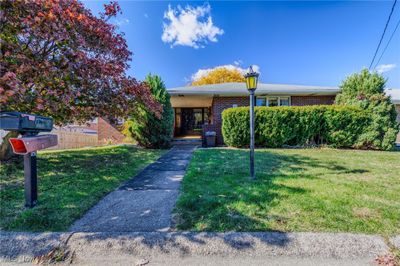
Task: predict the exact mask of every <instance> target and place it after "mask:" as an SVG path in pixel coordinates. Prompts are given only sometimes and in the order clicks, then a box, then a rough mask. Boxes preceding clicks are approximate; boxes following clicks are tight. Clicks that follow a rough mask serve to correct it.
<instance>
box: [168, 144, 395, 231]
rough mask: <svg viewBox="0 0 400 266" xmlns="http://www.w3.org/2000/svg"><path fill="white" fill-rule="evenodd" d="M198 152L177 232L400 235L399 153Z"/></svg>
mask: <svg viewBox="0 0 400 266" xmlns="http://www.w3.org/2000/svg"><path fill="white" fill-rule="evenodd" d="M248 157H249V156H248V151H246V150H239V149H200V150H197V151H196V152H195V154H194V156H193V159H192V161H191V163H190V165H189V168H188V172H187V174H186V176H185V178H184V180H183V186H182V193H181V196H180V198H179V200H178V203H177V207H176V212H177V219H176V220H177V222H178V228H179V229H184V230H198V231H231V230H234V231H270V230H278V231H311V232H318V231H328V232H359V233H379V234H383V235H392V234H399V233H400V152H380V151H356V150H335V149H262V150H256V175H257V179H256V180H255V181H250V180H249V178H248V176H249V170H248Z"/></svg>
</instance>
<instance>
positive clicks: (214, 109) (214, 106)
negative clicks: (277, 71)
mask: <svg viewBox="0 0 400 266" xmlns="http://www.w3.org/2000/svg"><path fill="white" fill-rule="evenodd" d="M168 92H169V93H170V95H171V104H172V107H174V111H175V125H174V129H175V131H174V132H175V135H176V136H179V137H180V136H185V134H189V135H191V137H193V135H197V136H202V137H203V141H204V134H205V132H207V131H215V132H216V134H217V143H218V144H223V137H222V131H221V127H222V112H223V111H224V110H225V109H227V108H232V107H241V106H248V105H249V96H248V95H249V94H248V91H247V89H246V87H245V84H244V83H223V84H213V85H203V86H187V87H179V88H173V89H168ZM338 92H339V88H336V87H316V86H299V85H282V84H259V85H258V88H257V90H256V98H257V99H259V100H260V102H259V103H258V105H266V106H280V105H285V106H305V105H321V104H333V103H334V100H335V97H336V94H337V93H338ZM256 102H257V101H256ZM205 113H207V115H205Z"/></svg>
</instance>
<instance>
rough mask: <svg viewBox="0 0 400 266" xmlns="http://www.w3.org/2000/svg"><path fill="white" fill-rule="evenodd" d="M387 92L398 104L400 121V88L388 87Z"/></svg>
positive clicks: (399, 142) (399, 138) (399, 140)
mask: <svg viewBox="0 0 400 266" xmlns="http://www.w3.org/2000/svg"><path fill="white" fill-rule="evenodd" d="M386 94H387V95H389V96H390V99H391V100H392V103H393V104H394V105H395V106H396V111H397V122H399V123H400V89H387V90H386ZM396 144H397V146H400V133H399V134H397V139H396Z"/></svg>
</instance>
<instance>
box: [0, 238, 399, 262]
mask: <svg viewBox="0 0 400 266" xmlns="http://www.w3.org/2000/svg"><path fill="white" fill-rule="evenodd" d="M68 238H69V239H68ZM397 238H398V236H397ZM67 239H68V243H67V245H65V241H67ZM63 245H65V247H66V248H68V249H69V250H70V251H72V252H73V253H74V254H75V256H76V258H77V259H78V260H79V257H80V256H87V255H89V254H90V255H91V256H96V255H98V256H100V255H103V256H104V255H106V254H125V255H134V256H141V257H147V258H151V257H154V256H157V255H160V254H161V255H167V256H175V257H176V256H179V257H185V256H204V255H207V256H213V255H215V256H229V257H235V256H251V257H262V256H263V257H274V256H289V257H299V258H310V257H321V258H334V259H345V258H371V259H373V258H375V257H376V256H377V255H383V254H386V253H388V252H389V247H388V246H387V245H386V243H385V241H384V239H383V238H382V237H380V236H377V235H364V234H350V233H278V232H262V233H244V232H243V233H241V232H240V233H236V232H232V233H195V232H169V233H164V232H136V233H104V232H101V233H79V232H75V233H73V234H72V235H71V233H20V232H0V262H1V261H9V260H14V261H15V260H16V261H25V262H26V261H30V260H32V259H33V258H34V257H36V256H39V255H43V254H47V253H48V252H49V251H51V250H52V249H54V248H57V247H60V246H63Z"/></svg>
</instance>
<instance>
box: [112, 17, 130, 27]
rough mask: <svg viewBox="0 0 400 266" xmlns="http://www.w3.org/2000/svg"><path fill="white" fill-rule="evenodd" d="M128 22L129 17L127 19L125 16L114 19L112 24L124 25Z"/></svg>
mask: <svg viewBox="0 0 400 266" xmlns="http://www.w3.org/2000/svg"><path fill="white" fill-rule="evenodd" d="M129 22H130V21H129V19H127V18H124V19H116V20H115V21H114V24H115V25H117V26H124V25H128V24H129Z"/></svg>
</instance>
